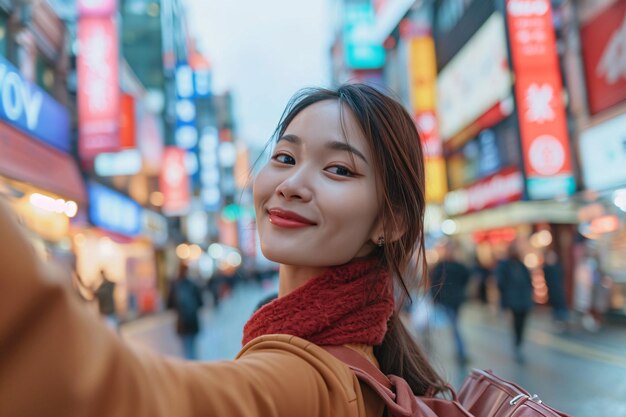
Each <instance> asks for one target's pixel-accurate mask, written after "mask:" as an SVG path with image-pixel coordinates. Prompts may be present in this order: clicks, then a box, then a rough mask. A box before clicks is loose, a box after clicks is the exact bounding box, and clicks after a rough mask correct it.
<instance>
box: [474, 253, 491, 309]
mask: <svg viewBox="0 0 626 417" xmlns="http://www.w3.org/2000/svg"><path fill="white" fill-rule="evenodd" d="M472 275H473V276H474V278H475V279H476V281H477V287H478V289H477V296H478V300H479V301H480V302H481V303H482V304H485V305H486V304H488V303H489V297H488V294H489V293H488V289H489V277H490V276H491V271H490V270H489V268H487V267H486V266H485V265H484V264H483V263H482V261H481V260H480V258H479V257H478V254H475V255H474V265H473V268H472Z"/></svg>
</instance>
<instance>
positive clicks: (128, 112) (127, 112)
mask: <svg viewBox="0 0 626 417" xmlns="http://www.w3.org/2000/svg"><path fill="white" fill-rule="evenodd" d="M121 107H122V108H121V110H122V111H121V112H120V148H122V149H130V148H134V147H135V145H136V143H135V142H136V141H135V136H136V133H137V131H136V124H135V98H134V97H133V96H131V95H130V94H122V101H121Z"/></svg>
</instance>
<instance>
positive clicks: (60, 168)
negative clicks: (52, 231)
mask: <svg viewBox="0 0 626 417" xmlns="http://www.w3.org/2000/svg"><path fill="white" fill-rule="evenodd" d="M0 175H4V176H6V177H9V178H12V179H15V180H17V181H22V182H26V183H29V184H32V185H34V186H36V187H40V188H42V189H44V190H47V191H50V192H53V193H55V194H58V195H59V196H62V197H65V198H69V199H72V200H74V201H76V202H82V203H86V202H87V197H86V193H85V186H84V184H83V180H82V178H81V175H80V172H79V170H78V166H77V165H76V162H75V161H74V159H72V157H71V156H70V155H68V154H65V153H63V152H61V151H58V150H56V149H53V148H52V147H50V146H47V145H45V144H43V143H41V142H39V141H37V140H36V139H32V138H30V137H28V136H27V135H25V134H24V133H22V132H20V131H18V130H17V129H14V128H12V127H10V126H8V125H6V124H4V123H1V122H0Z"/></svg>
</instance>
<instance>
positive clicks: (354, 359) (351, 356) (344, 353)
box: [320, 346, 392, 391]
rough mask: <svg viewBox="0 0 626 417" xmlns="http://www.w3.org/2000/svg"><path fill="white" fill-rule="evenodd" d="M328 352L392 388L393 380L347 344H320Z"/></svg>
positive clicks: (351, 367) (354, 369) (389, 388)
mask: <svg viewBox="0 0 626 417" xmlns="http://www.w3.org/2000/svg"><path fill="white" fill-rule="evenodd" d="M320 347H321V348H322V349H324V350H325V351H326V352H328V353H330V354H331V355H333V356H334V357H335V358H337V359H339V360H340V361H341V362H343V363H345V364H346V365H348V367H349V368H350V369H352V370H353V371H356V370H361V371H363V372H364V373H365V374H367V375H369V376H370V377H371V378H372V379H374V380H375V381H376V382H378V383H379V384H380V385H382V386H383V387H385V388H387V389H388V390H390V391H391V390H392V385H391V381H389V378H387V376H386V375H385V374H383V373H382V372H381V370H380V369H378V368H377V367H376V365H374V364H373V363H372V362H370V361H368V360H367V359H366V358H365V357H364V356H363V355H361V354H360V353H358V352H357V351H355V350H353V349H350V348H349V347H347V346H320Z"/></svg>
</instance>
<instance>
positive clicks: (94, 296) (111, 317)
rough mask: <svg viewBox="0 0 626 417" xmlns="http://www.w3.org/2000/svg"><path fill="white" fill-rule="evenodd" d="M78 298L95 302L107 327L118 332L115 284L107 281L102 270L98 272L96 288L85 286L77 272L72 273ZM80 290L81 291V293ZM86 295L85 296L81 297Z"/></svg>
mask: <svg viewBox="0 0 626 417" xmlns="http://www.w3.org/2000/svg"><path fill="white" fill-rule="evenodd" d="M73 278H74V279H75V281H74V282H75V283H76V284H77V286H78V288H77V292H78V294H79V296H80V297H81V298H82V299H83V300H86V301H90V302H91V301H93V300H96V302H97V303H98V311H99V313H100V316H101V317H102V318H103V320H104V322H105V323H106V325H107V326H108V327H110V328H111V329H113V330H116V331H117V330H118V328H119V319H118V316H117V309H116V306H115V282H113V281H111V280H109V278H108V277H107V274H106V272H105V271H104V269H101V270H100V283H98V285H97V286H93V285H91V286H90V285H87V284H85V282H84V281H83V279H82V277H81V276H80V274H78V272H76V271H73ZM81 290H82V291H81ZM83 294H87V295H83Z"/></svg>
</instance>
